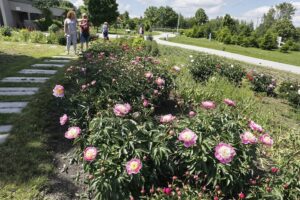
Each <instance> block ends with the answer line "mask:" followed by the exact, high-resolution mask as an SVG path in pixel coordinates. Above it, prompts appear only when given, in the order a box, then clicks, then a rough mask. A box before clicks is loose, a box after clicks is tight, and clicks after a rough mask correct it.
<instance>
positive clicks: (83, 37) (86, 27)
mask: <svg viewBox="0 0 300 200" xmlns="http://www.w3.org/2000/svg"><path fill="white" fill-rule="evenodd" d="M79 26H80V43H81V51H83V44H84V43H85V44H86V50H87V49H88V48H89V40H90V23H89V20H88V16H87V14H85V13H84V14H83V15H82V19H81V20H80V24H79Z"/></svg>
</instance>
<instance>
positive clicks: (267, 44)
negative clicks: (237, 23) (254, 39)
mask: <svg viewBox="0 0 300 200" xmlns="http://www.w3.org/2000/svg"><path fill="white" fill-rule="evenodd" d="M276 38H277V37H276V35H274V34H273V33H272V32H271V31H270V30H269V31H268V32H267V33H266V34H265V35H264V37H263V39H262V40H261V43H260V47H261V48H262V49H266V50H272V49H276V48H277V41H276Z"/></svg>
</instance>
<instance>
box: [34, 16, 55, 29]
mask: <svg viewBox="0 0 300 200" xmlns="http://www.w3.org/2000/svg"><path fill="white" fill-rule="evenodd" d="M35 23H36V25H37V26H38V27H39V29H40V30H41V31H48V28H49V27H50V26H51V24H53V20H52V19H45V18H42V19H39V20H35Z"/></svg>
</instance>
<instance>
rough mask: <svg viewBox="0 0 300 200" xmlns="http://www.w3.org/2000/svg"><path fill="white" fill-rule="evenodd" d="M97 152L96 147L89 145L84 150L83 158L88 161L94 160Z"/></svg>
mask: <svg viewBox="0 0 300 200" xmlns="http://www.w3.org/2000/svg"><path fill="white" fill-rule="evenodd" d="M97 153H98V151H97V149H96V147H87V148H85V150H84V152H83V159H84V160H86V161H93V160H95V158H96V157H97Z"/></svg>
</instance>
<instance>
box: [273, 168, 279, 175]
mask: <svg viewBox="0 0 300 200" xmlns="http://www.w3.org/2000/svg"><path fill="white" fill-rule="evenodd" d="M271 172H272V173H273V174H276V173H277V172H279V168H277V167H271Z"/></svg>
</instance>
